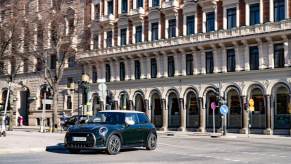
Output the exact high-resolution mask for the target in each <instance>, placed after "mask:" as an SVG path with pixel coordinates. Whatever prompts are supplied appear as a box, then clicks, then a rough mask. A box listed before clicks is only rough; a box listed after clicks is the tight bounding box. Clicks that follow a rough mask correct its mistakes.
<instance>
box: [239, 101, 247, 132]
mask: <svg viewBox="0 0 291 164" xmlns="http://www.w3.org/2000/svg"><path fill="white" fill-rule="evenodd" d="M241 102H242V108H243V109H242V112H243V128H242V129H241V130H240V133H242V134H248V133H249V112H248V111H247V110H245V109H246V108H247V107H246V106H245V105H246V103H247V99H246V96H241Z"/></svg>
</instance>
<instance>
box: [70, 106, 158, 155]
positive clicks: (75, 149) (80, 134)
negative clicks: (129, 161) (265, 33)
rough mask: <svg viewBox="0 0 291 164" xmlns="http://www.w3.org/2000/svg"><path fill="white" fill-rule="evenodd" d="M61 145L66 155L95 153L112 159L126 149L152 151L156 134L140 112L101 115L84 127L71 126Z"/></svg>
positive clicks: (116, 112) (155, 142)
mask: <svg viewBox="0 0 291 164" xmlns="http://www.w3.org/2000/svg"><path fill="white" fill-rule="evenodd" d="M64 144H65V147H66V148H67V149H68V150H69V152H70V153H79V152H80V151H81V150H86V149H99V150H106V152H107V153H108V154H110V155H115V154H118V153H119V152H120V149H122V148H128V147H145V148H146V149H147V150H154V149H155V148H156V147H157V132H156V128H155V126H154V125H153V124H152V123H150V121H149V119H148V117H147V116H146V115H145V114H144V113H143V112H137V111H122V110H109V111H101V112H98V113H97V114H96V115H95V116H93V117H92V118H91V119H89V121H88V122H87V123H85V124H79V125H74V126H71V127H70V128H69V129H68V132H67V133H66V136H65V140H64Z"/></svg>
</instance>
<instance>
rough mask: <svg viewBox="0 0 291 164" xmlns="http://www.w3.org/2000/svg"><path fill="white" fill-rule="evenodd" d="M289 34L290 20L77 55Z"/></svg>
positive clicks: (84, 57)
mask: <svg viewBox="0 0 291 164" xmlns="http://www.w3.org/2000/svg"><path fill="white" fill-rule="evenodd" d="M290 34H291V20H284V21H281V22H272V23H265V24H260V25H256V26H244V27H239V28H234V29H229V30H219V31H214V32H209V33H199V34H195V35H191V36H181V37H176V38H170V39H163V40H158V41H154V42H143V43H139V44H131V45H126V46H122V47H111V48H106V49H99V50H94V51H86V52H84V53H83V54H82V55H80V56H78V57H77V58H79V59H80V60H92V58H94V57H98V56H102V57H105V56H113V55H120V54H136V53H138V52H160V51H164V50H168V49H173V48H188V47H193V46H194V47H195V46H204V45H210V44H218V43H222V42H232V41H241V40H249V39H255V38H257V37H272V36H275V35H276V36H278V35H279V36H281V35H290Z"/></svg>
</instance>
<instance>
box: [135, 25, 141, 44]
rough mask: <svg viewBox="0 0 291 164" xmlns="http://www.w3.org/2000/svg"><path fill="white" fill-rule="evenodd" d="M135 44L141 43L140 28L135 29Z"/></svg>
mask: <svg viewBox="0 0 291 164" xmlns="http://www.w3.org/2000/svg"><path fill="white" fill-rule="evenodd" d="M135 42H136V43H140V42H142V26H136V27H135Z"/></svg>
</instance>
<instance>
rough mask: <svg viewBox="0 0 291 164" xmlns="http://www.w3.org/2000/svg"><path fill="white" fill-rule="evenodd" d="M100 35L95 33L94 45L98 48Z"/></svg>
mask: <svg viewBox="0 0 291 164" xmlns="http://www.w3.org/2000/svg"><path fill="white" fill-rule="evenodd" d="M98 43H99V37H98V34H94V36H93V46H94V49H98V48H99V45H98Z"/></svg>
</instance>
